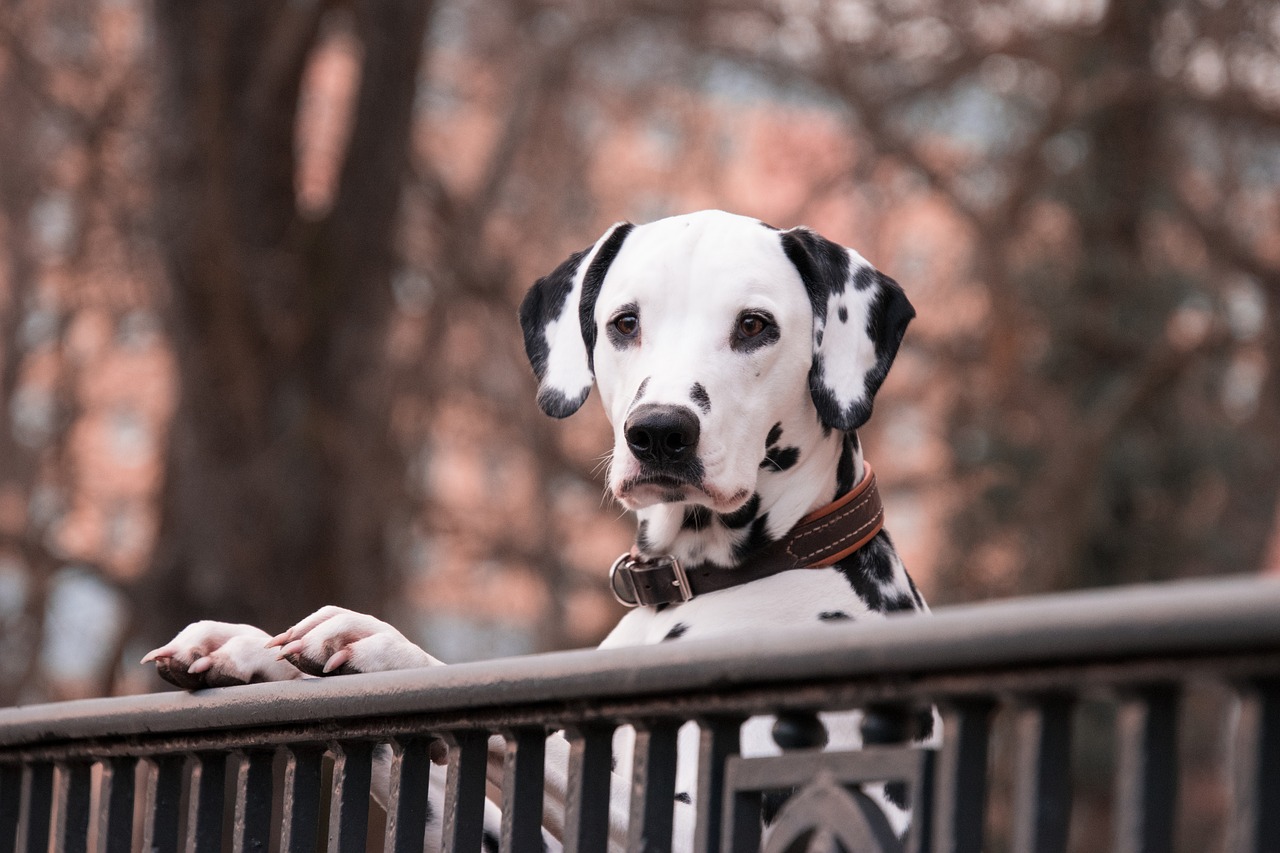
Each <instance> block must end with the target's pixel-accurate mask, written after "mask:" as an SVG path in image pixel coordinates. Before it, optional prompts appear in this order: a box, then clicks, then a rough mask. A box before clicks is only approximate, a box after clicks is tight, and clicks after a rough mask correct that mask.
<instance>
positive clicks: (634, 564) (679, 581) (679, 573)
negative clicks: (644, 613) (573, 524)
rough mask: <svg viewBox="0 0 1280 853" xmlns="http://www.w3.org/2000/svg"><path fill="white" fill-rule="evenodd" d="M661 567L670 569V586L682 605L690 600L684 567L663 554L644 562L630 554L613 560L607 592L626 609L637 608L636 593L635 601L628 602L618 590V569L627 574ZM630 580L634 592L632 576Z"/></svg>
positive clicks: (637, 595) (689, 590)
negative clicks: (677, 594) (666, 566)
mask: <svg viewBox="0 0 1280 853" xmlns="http://www.w3.org/2000/svg"><path fill="white" fill-rule="evenodd" d="M663 565H669V566H670V567H671V574H672V575H673V576H674V577H673V578H672V581H671V585H672V586H674V587H675V588H676V590H677V591H678V592H679V593H680V602H681V603H684V602H686V601H689V600H690V599H692V598H693V590H692V589H691V588H690V587H689V576H688V575H687V574H685V571H684V566H682V565H680V561H679V560H677V559H676V558H675V557H673V556H671V555H670V554H664V555H663V556H661V557H657V558H655V559H652V560H644V559H640V558H637V557H634V556H632V555H631V553H630V552H628V553H625V554H623V555H621V556H620V557H618V559H616V560H614V561H613V565H612V566H610V567H609V590H610V591H611V592H612V593H613V597H614V598H616V599H617V600H618V601H619V602H620V603H621V604H623V605H625V606H627V607H637V606H639V604H640V600H639V594H638V593H637V594H636V598H635V599H633V600H630V601H628V600H627V599H626V598H624V597H623V594H622V592H621V591H619V589H618V571H619V569H626V570H627V571H628V572H634V571H637V570H638V569H647V570H652V569H653V568H657V567H659V566H663ZM630 580H631V589H632V591H633V592H634V591H635V589H636V587H635V577H634V575H632V576H631V578H630Z"/></svg>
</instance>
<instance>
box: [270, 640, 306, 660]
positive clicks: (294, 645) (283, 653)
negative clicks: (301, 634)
mask: <svg viewBox="0 0 1280 853" xmlns="http://www.w3.org/2000/svg"><path fill="white" fill-rule="evenodd" d="M303 646H304V643H303V642H302V641H301V640H294V641H293V642H291V643H287V644H285V645H283V646H281V647H280V652H279V654H277V655H276V660H284V659H285V658H287V657H288V656H290V655H296V654H298V653H299V652H301V651H302V649H303Z"/></svg>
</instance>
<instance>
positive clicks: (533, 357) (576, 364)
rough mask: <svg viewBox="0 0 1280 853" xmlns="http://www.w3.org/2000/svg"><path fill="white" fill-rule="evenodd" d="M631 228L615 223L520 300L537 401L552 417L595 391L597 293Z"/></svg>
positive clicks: (564, 414)
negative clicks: (593, 242)
mask: <svg viewBox="0 0 1280 853" xmlns="http://www.w3.org/2000/svg"><path fill="white" fill-rule="evenodd" d="M632 227H633V226H632V225H631V224H630V223H627V222H620V223H618V224H617V225H614V226H613V227H612V228H610V229H609V230H608V231H606V232H605V233H604V236H602V237H601V238H600V239H599V240H597V241H596V242H595V244H594V245H592V246H590V247H589V248H586V249H583V250H582V251H581V252H575V253H574V254H572V255H570V256H569V258H568V259H567V260H565V261H564V263H562V264H560V266H558V267H556V268H555V269H554V270H553V271H552V272H551V274H550V275H546V276H543V277H542V278H540V279H538V280H537V281H536V282H535V283H534V285H533V287H532V288H530V289H529V292H528V293H526V294H525V297H524V301H523V302H521V303H520V328H521V329H522V330H523V332H524V351H525V355H527V356H528V357H529V363H530V364H531V365H533V373H534V375H535V376H537V378H538V405H539V406H541V407H542V411H544V412H546V413H547V414H548V415H551V416H552V417H553V418H564V417H568V416H569V415H572V414H573V413H574V412H576V411H578V409H579V408H580V407H581V406H582V404H583V403H584V402H585V401H586V399H587V395H588V394H590V393H591V384H592V382H593V380H594V378H595V374H594V372H593V367H592V358H591V356H592V351H593V350H594V349H595V325H594V319H593V318H594V314H595V305H596V297H597V296H598V295H599V293H600V286H601V285H602V284H603V283H604V276H605V273H607V272H608V271H609V265H610V264H612V263H613V259H614V258H615V257H616V256H617V254H618V250H619V249H621V248H622V241H623V240H625V239H626V237H627V234H629V233H630V232H631V229H632Z"/></svg>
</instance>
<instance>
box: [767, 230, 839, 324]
mask: <svg viewBox="0 0 1280 853" xmlns="http://www.w3.org/2000/svg"><path fill="white" fill-rule="evenodd" d="M782 250H783V252H785V253H786V255H787V258H788V259H789V260H790V261H791V263H792V264H794V265H795V268H796V271H797V272H798V273H800V280H801V281H802V282H804V289H805V292H806V293H808V294H809V305H810V306H811V307H812V308H813V316H814V317H817V318H818V319H820V320H825V319H826V317H827V297H828V296H830V295H831V294H832V293H843V292H844V288H845V282H847V281H848V279H849V253H848V252H847V251H846V250H845V249H844V247H842V246H840V245H838V244H836V243H833V242H831V241H830V240H828V239H827V238H825V237H822V236H820V235H818V234H816V233H814V232H813V231H810V230H809V229H808V228H793V229H791V230H790V231H784V232H782Z"/></svg>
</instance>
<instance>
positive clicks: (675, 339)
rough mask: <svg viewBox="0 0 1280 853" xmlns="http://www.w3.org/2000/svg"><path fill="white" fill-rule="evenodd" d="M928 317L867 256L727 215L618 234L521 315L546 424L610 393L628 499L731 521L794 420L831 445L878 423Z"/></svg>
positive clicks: (621, 488)
mask: <svg viewBox="0 0 1280 853" xmlns="http://www.w3.org/2000/svg"><path fill="white" fill-rule="evenodd" d="M914 316H915V311H914V310H913V309H912V307H911V304H910V303H909V302H908V301H907V298H906V296H905V295H904V294H903V292H902V289H901V288H900V287H898V285H897V284H896V283H895V282H894V281H893V280H892V279H890V278H888V277H887V276H884V275H882V274H881V273H879V272H878V271H876V270H875V269H874V268H872V267H871V265H870V264H868V263H867V262H866V261H865V260H863V258H862V257H861V256H860V255H859V254H858V253H857V252H854V251H852V250H850V249H846V248H844V247H842V246H839V245H837V244H835V243H833V242H831V241H830V240H827V239H825V238H823V237H821V236H819V235H818V234H815V233H814V232H812V231H810V230H808V229H805V228H795V229H792V230H790V231H778V230H776V229H773V228H771V227H769V226H767V225H764V224H762V223H761V222H759V221H758V220H755V219H749V218H746V217H741V216H735V215H732V214H728V213H724V212H721V211H703V212H701V213H694V214H689V215H685V216H675V217H671V218H669V219H663V220H659V221H657V222H653V223H649V224H647V225H639V226H635V225H631V224H630V223H621V224H618V225H615V226H613V227H612V228H610V229H609V230H608V231H607V232H606V233H605V234H604V236H602V237H601V238H600V239H599V240H597V241H596V243H595V244H594V245H592V246H591V247H589V248H587V249H585V250H583V251H581V252H578V253H576V254H574V255H573V256H571V257H570V258H569V259H568V260H566V261H565V262H564V263H562V264H561V265H560V266H559V267H557V268H556V269H555V270H554V271H553V272H552V273H551V274H550V275H548V276H546V277H544V278H541V279H539V280H538V281H537V283H535V284H534V286H533V288H532V289H531V290H530V291H529V293H528V295H527V296H526V297H525V299H524V302H523V304H522V305H521V306H520V324H521V327H522V328H523V330H524V343H525V352H526V353H527V354H528V356H529V361H530V362H531V363H532V365H533V369H534V373H535V374H536V376H537V378H538V382H539V389H538V403H539V405H540V406H541V407H542V409H543V410H544V411H545V412H546V413H547V414H549V415H552V416H554V417H558V418H562V417H566V416H568V415H570V414H573V413H574V412H575V411H577V410H578V408H579V407H580V406H581V405H582V403H583V402H584V401H585V400H586V398H587V395H588V394H589V393H590V391H591V386H592V384H593V382H594V383H595V384H597V385H598V386H599V388H600V396H601V399H602V401H603V403H604V407H605V411H606V413H607V414H608V417H609V420H610V422H611V423H612V424H613V428H614V452H613V462H612V466H611V469H610V474H609V489H610V491H611V492H612V493H613V495H614V497H615V498H617V499H618V501H619V502H620V503H622V504H623V505H624V506H626V507H627V508H628V509H633V510H634V509H640V508H643V507H646V506H651V505H653V504H656V503H676V502H687V503H694V504H701V505H703V506H706V507H709V508H710V509H711V510H713V511H715V512H719V513H727V512H732V511H734V510H735V509H737V508H739V507H741V506H742V505H743V504H744V503H745V502H746V501H747V500H748V499H749V498H750V497H751V495H752V494H753V493H754V491H755V488H756V481H757V479H758V477H759V476H760V461H761V457H762V455H763V454H764V452H765V447H766V444H767V443H768V441H769V436H770V432H771V430H772V429H773V428H774V426H775V425H776V424H777V423H779V421H780V420H782V417H781V416H782V415H783V414H784V413H785V414H787V415H788V416H792V415H794V413H796V412H803V411H807V412H808V413H809V415H810V417H809V419H808V420H809V422H810V423H814V424H819V423H820V424H821V427H822V428H823V429H824V430H828V431H829V430H841V431H847V430H852V429H856V428H857V427H858V426H860V425H862V424H863V423H864V422H865V421H866V420H867V418H868V417H870V415H871V405H872V400H873V398H874V397H875V394H876V391H878V390H879V388H880V384H881V383H882V382H883V381H884V378H885V375H886V374H887V373H888V371H889V366H890V365H891V364H892V362H893V359H894V356H895V354H896V353H897V350H898V344H899V342H900V341H901V340H902V335H903V333H904V331H905V330H906V327H907V323H908V322H910V320H911V318H912V317H914Z"/></svg>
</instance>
